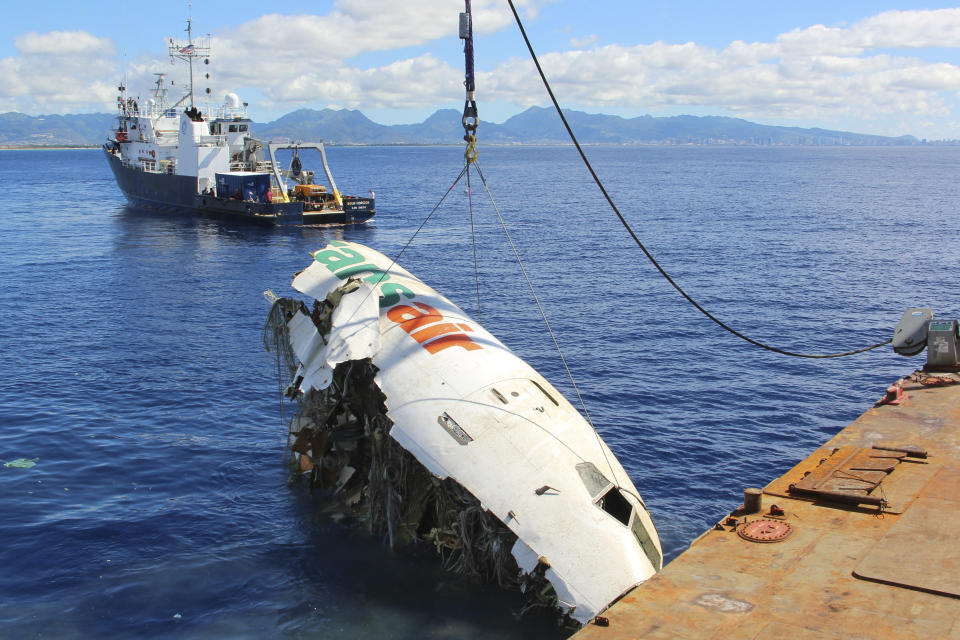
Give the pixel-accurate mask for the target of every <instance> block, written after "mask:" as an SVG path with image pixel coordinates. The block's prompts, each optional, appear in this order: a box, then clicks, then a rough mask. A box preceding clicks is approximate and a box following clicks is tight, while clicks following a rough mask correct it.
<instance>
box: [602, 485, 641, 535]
mask: <svg viewBox="0 0 960 640" xmlns="http://www.w3.org/2000/svg"><path fill="white" fill-rule="evenodd" d="M597 506H598V507H600V508H601V509H603V510H604V511H606V512H607V513H609V514H610V515H612V516H613V517H614V518H616V519H617V520H619V521H620V522H622V523H623V525H624V526H626V527H629V526H630V514H631V513H632V512H633V505H631V504H630V503H629V502H627V499H626V498H624V497H623V494H622V493H620V489H618V488H617V487H611V489H610V490H609V491H607V492H606V493H605V494H604V495H603V497H602V498H600V499H599V500H598V501H597Z"/></svg>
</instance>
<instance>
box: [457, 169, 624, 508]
mask: <svg viewBox="0 0 960 640" xmlns="http://www.w3.org/2000/svg"><path fill="white" fill-rule="evenodd" d="M471 163H472V164H474V165H475V166H476V167H477V175H479V176H480V182H481V183H482V184H483V188H484V190H485V191H486V192H487V196H488V197H489V198H490V204H491V205H493V210H494V211H495V212H496V213H497V220H499V221H500V227H501V228H502V229H503V235H504V236H506V238H507V243H508V244H509V245H510V249H511V250H512V251H513V255H514V257H515V258H516V259H517V265H518V266H519V267H520V272H521V273H522V274H523V278H524V280H526V282H527V287H529V288H530V295H532V296H533V301H534V303H536V305H537V309H538V310H539V311H540V317H541V318H543V324H544V326H546V328H547V333H548V334H550V339H551V340H553V346H554V348H555V349H556V350H557V355H559V356H560V362H562V363H563V369H564V370H565V371H566V372H567V377H568V378H569V379H570V384H571V386H573V392H574V393H575V394H576V395H577V402H579V403H580V407H581V408H582V409H583V414H584V418H586V420H587V423H589V424H590V427H591V428H592V429H593V435H594V436H596V438H597V444H598V445H599V447H600V453H602V454H603V460H604V461H605V462H606V463H607V467H608V468H609V469H610V475H612V476H613V480H612V482H613V483H614V484H615V485H617V487H618V488H619V486H620V482H619V480H618V479H617V472H616V470H615V469H614V468H613V463H612V462H610V458H609V456H607V448H606V447H605V446H604V444H603V439H602V438H600V434H599V433H597V427H596V425H595V424H594V423H593V418H592V417H591V416H590V411H589V410H588V409H587V404H586V403H585V402H584V401H583V396H582V395H580V387H578V386H577V381H576V380H575V379H574V378H573V372H572V371H571V370H570V366H569V365H568V364H567V359H566V357H564V355H563V350H562V349H561V348H560V343H559V342H558V341H557V336H556V334H555V333H554V332H553V327H551V326H550V321H549V320H548V319H547V312H546V311H545V310H544V308H543V305H542V304H540V298H539V297H538V296H537V291H536V289H535V288H534V286H533V282H532V281H531V280H530V276H529V275H528V274H527V269H526V267H525V266H524V265H523V260H521V259H520V252H519V251H518V250H517V246H516V245H515V244H514V243H513V238H512V237H511V236H510V232H509V231H508V230H507V225H506V223H505V222H504V220H503V216H502V215H501V214H500V207H498V206H497V203H496V201H495V200H494V199H493V193H491V191H490V186H489V185H488V184H487V178H486V176H484V175H483V171H482V170H481V169H480V165H479V164H478V163H477V160H476V158H474V159H473V160H472V161H471ZM471 163H468V165H469V164H471ZM478 286H479V284H478ZM551 435H553V434H551ZM554 438H556V439H557V440H560V439H559V438H557V437H556V436H554ZM568 448H569V447H568ZM571 451H572V449H571ZM575 455H577V457H578V458H580V459H581V460H585V458H584V457H583V456H581V455H580V454H575ZM641 502H642V501H641Z"/></svg>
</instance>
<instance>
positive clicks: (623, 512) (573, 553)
mask: <svg viewBox="0 0 960 640" xmlns="http://www.w3.org/2000/svg"><path fill="white" fill-rule="evenodd" d="M313 255H314V262H313V263H312V264H311V265H310V266H309V267H308V268H307V269H305V270H304V271H301V272H300V273H298V274H297V276H296V277H295V279H294V281H293V287H294V288H295V289H296V290H297V291H299V292H301V293H303V294H305V295H307V296H310V297H311V298H313V299H315V300H326V299H328V296H329V295H330V294H331V293H332V292H335V291H337V290H338V288H342V287H343V285H344V283H347V282H351V281H356V282H358V283H359V284H358V285H352V286H351V289H352V291H351V292H349V293H342V294H341V295H338V299H337V304H336V306H335V307H334V309H333V311H332V316H331V321H330V325H329V326H330V330H329V333H328V334H327V335H321V332H320V331H319V330H318V329H317V327H316V325H315V324H314V322H313V320H312V319H311V318H310V317H309V316H308V315H306V314H304V313H303V312H302V311H297V312H296V313H294V314H293V317H291V318H290V319H289V320H288V322H287V329H288V331H289V340H290V345H291V347H292V349H293V352H294V353H295V355H296V358H297V360H298V361H299V367H298V370H297V374H296V376H295V380H297V381H299V390H300V391H301V392H302V391H304V390H309V389H311V388H314V389H318V390H320V389H324V388H326V387H327V386H329V385H330V383H331V380H332V377H333V371H334V368H335V367H336V365H337V364H338V363H341V362H346V361H348V360H360V359H364V358H370V359H371V360H372V361H373V363H374V364H375V365H376V367H377V368H378V374H377V377H376V384H377V386H378V387H379V388H380V390H381V391H382V392H383V393H384V395H385V396H386V401H385V404H386V407H387V416H388V417H389V418H390V420H391V421H392V422H393V427H392V429H391V431H390V437H391V438H392V439H393V440H394V441H395V442H397V443H398V444H399V445H400V446H401V447H402V448H404V449H405V450H406V451H408V452H409V453H410V454H412V455H413V456H414V457H415V458H416V459H417V460H418V461H419V462H420V463H421V464H422V465H424V467H425V468H426V469H427V470H429V471H430V472H431V473H432V474H434V475H435V476H437V477H438V478H446V477H451V478H453V479H455V480H456V481H457V482H459V483H460V484H461V485H462V486H463V487H464V488H466V489H467V490H468V491H469V492H470V493H471V494H473V495H474V496H475V497H476V498H477V499H478V500H479V501H480V503H481V505H482V506H483V508H485V509H487V510H489V511H490V512H491V513H493V514H494V515H495V516H496V517H497V518H498V519H499V520H500V521H501V522H503V523H504V524H505V525H506V526H507V527H508V528H509V529H510V530H511V531H513V532H514V533H515V534H516V536H517V542H516V544H515V545H514V548H513V550H512V553H513V556H514V557H515V559H516V561H517V564H518V566H519V567H520V570H521V571H523V572H525V573H530V572H531V571H533V569H534V568H535V567H536V566H537V565H538V564H539V563H543V564H545V565H546V566H547V567H548V568H547V571H546V578H547V579H548V580H549V581H550V583H551V584H552V585H553V587H554V590H555V592H556V594H557V598H558V605H559V606H560V607H561V608H562V609H565V610H566V611H567V612H568V613H569V614H570V616H571V617H572V618H574V619H576V620H577V621H579V622H581V623H585V622H587V621H589V620H590V619H592V618H593V617H594V616H595V615H597V614H598V613H599V612H601V611H602V610H603V609H605V608H606V607H607V606H608V605H609V604H610V603H611V602H613V601H614V600H615V599H616V598H618V597H619V596H620V595H622V594H623V593H625V592H626V591H628V590H629V589H630V588H632V587H633V586H635V585H636V584H639V583H641V582H643V581H644V580H646V579H647V578H649V577H651V576H652V575H653V574H654V573H655V572H656V571H658V570H659V569H660V567H661V565H662V551H661V548H660V542H659V539H658V537H657V534H656V531H655V529H654V527H653V523H652V521H651V520H650V516H649V513H648V512H647V510H646V507H645V506H644V504H643V502H642V500H641V499H640V497H639V495H638V494H637V491H636V489H635V488H634V487H633V484H632V483H631V481H630V479H629V478H628V477H627V475H626V472H625V471H624V470H623V468H622V466H620V464H619V462H617V461H616V459H615V458H614V456H613V454H612V452H610V450H609V449H608V448H607V447H606V445H605V444H604V443H603V442H602V440H601V439H600V438H599V436H598V435H597V434H596V432H595V431H594V430H593V428H592V427H591V426H590V425H589V423H587V422H586V421H585V420H584V419H583V417H582V416H581V415H580V414H579V412H577V411H576V410H575V409H574V408H573V407H572V406H571V405H569V403H568V402H566V400H565V399H563V397H562V396H561V395H560V394H559V392H557V391H556V390H555V389H554V388H553V387H552V386H551V385H550V384H549V383H548V382H547V381H546V380H545V379H544V378H542V377H541V376H539V374H537V373H536V372H535V371H534V370H533V369H532V368H531V367H529V365H527V364H526V363H525V362H523V361H522V360H520V359H519V358H517V357H516V356H515V355H513V354H512V352H510V351H509V349H507V348H506V347H505V346H504V345H503V344H502V343H500V342H499V341H498V340H497V339H496V338H494V337H493V336H492V335H491V334H489V333H488V332H486V330H484V329H483V328H482V327H481V326H480V325H478V324H476V323H475V322H473V321H472V320H471V319H469V318H468V317H467V316H466V315H465V314H464V313H463V312H462V311H461V310H460V309H459V308H458V307H456V306H455V305H453V303H451V302H450V301H449V300H447V299H446V298H444V297H443V296H441V295H440V294H438V293H437V292H436V291H434V290H433V289H431V288H430V287H428V286H427V285H425V284H424V283H422V282H421V281H420V280H418V279H417V278H415V277H414V276H412V275H411V274H409V273H408V272H407V271H405V270H404V269H402V268H401V267H399V266H397V265H395V264H394V263H393V262H392V261H390V260H389V259H388V258H386V256H383V255H382V254H380V253H379V252H376V251H374V250H372V249H370V248H368V247H365V246H363V245H359V244H355V243H349V242H343V241H334V242H332V243H331V244H330V245H328V246H327V247H326V248H324V249H322V250H320V251H317V252H316V253H314V254H313ZM600 469H608V470H609V475H610V477H607V475H605V474H604V473H603V472H602V471H600Z"/></svg>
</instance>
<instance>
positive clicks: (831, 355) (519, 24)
mask: <svg viewBox="0 0 960 640" xmlns="http://www.w3.org/2000/svg"><path fill="white" fill-rule="evenodd" d="M507 3H508V4H509V5H510V10H511V11H512V12H513V17H514V19H515V20H516V21H517V27H519V28H520V35H522V36H523V41H524V42H525V43H526V45H527V50H528V51H529V52H530V57H531V58H533V64H535V65H536V67H537V72H538V73H539V74H540V80H541V81H543V86H544V88H545V89H546V90H547V93H548V94H550V100H551V101H552V102H553V106H554V108H555V109H556V110H557V114H558V115H559V116H560V120H562V121H563V126H564V127H565V128H566V130H567V134H568V135H569V136H570V139H571V140H572V141H573V144H574V146H576V148H577V151H578V152H579V153H580V157H581V158H582V159H583V163H584V164H585V165H586V167H587V170H588V171H589V172H590V175H591V176H593V181H594V182H595V183H596V184H597V187H599V188H600V192H601V193H603V197H604V198H606V200H607V203H608V204H609V205H610V208H611V209H613V212H614V213H615V214H617V217H618V218H619V219H620V224H622V225H623V227H624V228H625V229H626V230H627V233H629V234H630V237H631V238H633V241H634V242H636V243H637V246H638V247H640V250H641V251H643V253H644V255H646V256H647V259H648V260H649V261H650V264H652V265H653V266H654V267H656V269H657V271H659V272H660V275H662V276H663V277H664V278H665V279H666V281H667V282H669V283H670V285H671V286H672V287H673V288H674V289H676V290H677V291H678V292H679V293H680V295H682V296H683V297H684V298H686V299H687V302H689V303H690V304H692V305H693V306H694V307H696V309H697V310H698V311H699V312H700V313H702V314H703V315H705V316H707V317H708V318H710V319H711V320H713V321H714V322H715V323H716V324H717V325H718V326H720V327H722V328H723V329H726V330H727V331H729V332H730V333H732V334H733V335H735V336H737V337H738V338H740V339H741V340H746V341H747V342H749V343H750V344H752V345H755V346H757V347H760V348H762V349H766V350H768V351H773V352H774V353H779V354H782V355H785V356H793V357H795V358H841V357H843V356H852V355H854V354H857V353H863V352H864V351H870V350H872V349H876V348H878V347H882V346H884V345H887V344H890V343H891V342H893V338H891V339H889V340H884V341H883V342H878V343H877V344H874V345H871V346H869V347H863V348H862V349H854V350H853V351H845V352H843V353H823V354H809V353H795V352H793V351H786V350H784V349H778V348H777V347H771V346H770V345H767V344H764V343H762V342H758V341H756V340H754V339H753V338H750V337H748V336H745V335H743V334H742V333H740V332H739V331H737V330H736V329H734V328H732V327H730V326H728V325H727V324H726V323H724V322H723V321H722V320H720V319H719V318H717V317H715V316H714V315H713V314H711V313H710V312H709V311H707V310H706V309H704V308H703V307H702V306H700V304H699V303H698V302H697V301H696V300H694V299H693V298H691V297H690V295H689V294H688V293H687V292H686V291H684V290H683V289H682V288H680V285H678V284H677V283H676V282H674V280H673V278H671V277H670V274H668V273H667V272H666V271H665V270H664V268H663V267H661V266H660V263H659V262H657V261H656V259H655V258H654V257H653V254H651V253H650V251H649V250H647V248H646V247H645V246H644V245H643V243H642V242H641V241H640V238H638V237H637V234H636V233H634V231H633V229H632V228H631V227H630V224H629V223H628V222H627V221H626V219H624V217H623V214H621V213H620V210H619V209H618V208H617V205H616V204H614V202H613V199H612V198H611V197H610V195H609V194H608V193H607V190H606V189H605V188H604V186H603V183H602V182H601V181H600V178H599V177H597V174H596V172H595V171H594V170H593V166H592V165H591V164H590V161H589V160H587V156H586V154H585V153H584V152H583V148H582V147H581V146H580V143H579V142H578V141H577V137H576V136H575V135H574V134H573V129H571V128H570V124H569V123H568V122H567V118H566V116H564V114H563V109H561V108H560V104H559V103H558V102H557V98H556V97H555V96H554V95H553V90H552V89H551V88H550V83H549V82H547V77H546V76H545V75H544V73H543V68H542V67H541V66H540V60H539V59H537V54H536V53H534V51H533V45H531V44H530V39H529V38H527V32H526V30H525V29H524V28H523V22H522V21H521V20H520V15H519V14H518V13H517V9H516V7H514V6H513V0H507Z"/></svg>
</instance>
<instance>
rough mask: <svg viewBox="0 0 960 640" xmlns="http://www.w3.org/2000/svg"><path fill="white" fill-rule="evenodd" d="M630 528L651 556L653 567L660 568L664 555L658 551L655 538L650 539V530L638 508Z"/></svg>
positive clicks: (646, 552) (648, 555)
mask: <svg viewBox="0 0 960 640" xmlns="http://www.w3.org/2000/svg"><path fill="white" fill-rule="evenodd" d="M630 530H631V531H632V532H633V537H634V538H636V539H637V542H639V543H640V548H641V549H643V552H644V553H645V554H646V556H647V558H649V560H650V563H651V564H652V565H653V568H654V569H658V568H660V567H661V566H662V563H663V556H661V555H660V552H659V551H657V545H655V544H653V540H651V539H650V532H649V531H647V529H646V527H644V526H643V521H642V520H641V519H640V516H639V515H638V514H637V512H636V510H634V512H633V523H632V524H631V525H630Z"/></svg>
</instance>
